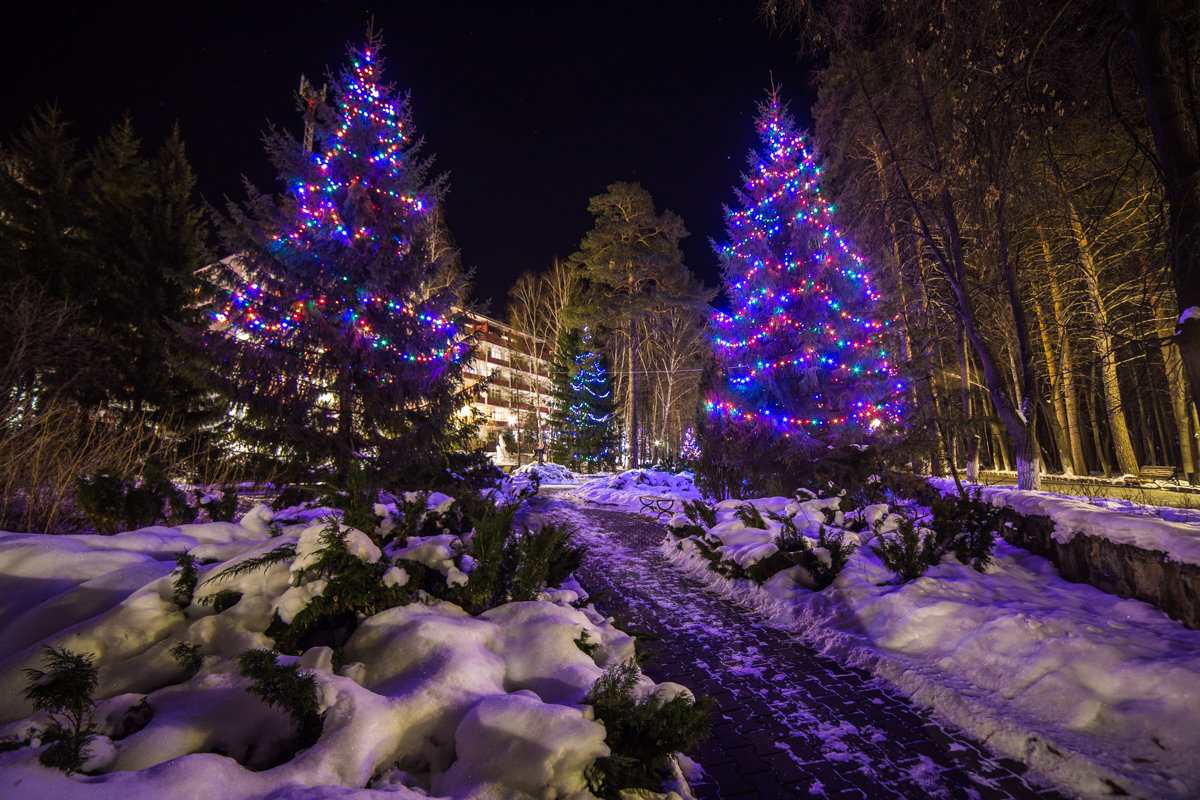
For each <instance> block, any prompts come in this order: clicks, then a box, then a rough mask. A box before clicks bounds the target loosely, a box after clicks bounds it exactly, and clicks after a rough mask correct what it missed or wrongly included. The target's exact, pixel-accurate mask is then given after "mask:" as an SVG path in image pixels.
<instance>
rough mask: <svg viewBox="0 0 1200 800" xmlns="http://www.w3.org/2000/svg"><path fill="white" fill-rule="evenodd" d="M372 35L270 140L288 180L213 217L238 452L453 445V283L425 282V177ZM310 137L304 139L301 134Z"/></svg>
mask: <svg viewBox="0 0 1200 800" xmlns="http://www.w3.org/2000/svg"><path fill="white" fill-rule="evenodd" d="M378 51H379V42H378V41H377V40H374V39H372V40H371V41H369V42H368V44H367V46H366V47H365V48H364V49H362V50H361V51H360V50H357V49H353V48H352V49H351V50H350V52H349V58H348V63H347V65H346V66H345V67H344V68H343V69H342V70H341V72H340V73H339V74H337V75H335V76H331V77H330V79H329V81H330V86H329V95H330V98H331V100H330V102H328V103H327V102H324V101H323V100H322V99H321V98H319V97H317V96H316V95H315V94H314V93H310V94H308V95H307V97H304V98H302V99H303V100H305V101H306V106H307V114H306V121H307V124H308V131H309V133H308V135H306V137H305V141H304V142H299V141H297V140H296V139H294V138H293V137H291V136H289V135H287V134H286V133H282V132H279V131H273V132H272V133H271V134H270V135H269V136H268V151H269V154H270V156H271V159H272V161H273V162H274V164H275V166H276V168H277V170H278V173H279V175H280V178H281V180H283V181H284V183H285V186H284V191H283V192H282V195H281V196H280V197H279V198H278V199H276V198H271V197H267V196H265V195H263V194H260V193H258V192H257V191H254V190H253V189H252V190H251V193H250V202H249V203H248V204H247V207H246V208H245V209H242V208H239V207H237V206H233V205H232V204H231V206H230V209H229V216H228V218H227V219H226V220H225V224H224V225H223V235H224V238H225V240H226V244H227V245H228V246H229V248H230V249H231V251H232V252H234V253H235V255H234V256H233V257H232V258H229V259H226V261H225V262H224V267H225V268H224V270H223V275H222V277H221V282H222V283H223V284H224V285H225V286H226V287H228V288H230V291H229V294H228V301H227V303H226V304H225V306H224V308H222V309H220V310H219V312H218V313H217V314H216V321H217V323H218V325H217V327H218V328H223V327H226V326H227V327H226V329H225V330H224V331H223V333H222V334H220V335H214V336H211V337H210V347H211V348H212V349H213V351H214V352H215V353H216V355H217V357H218V361H219V364H220V366H219V373H220V375H221V377H222V379H223V383H224V385H225V387H226V388H227V389H228V390H229V392H230V393H231V395H232V396H233V398H234V399H235V401H236V403H237V409H238V414H239V418H238V424H237V426H236V436H237V439H238V443H239V445H240V446H241V447H242V448H243V449H244V450H245V451H248V452H249V453H251V454H253V455H257V456H260V457H262V458H265V459H267V460H272V461H282V462H284V463H285V464H287V465H289V466H293V467H298V468H299V469H300V470H305V471H307V470H313V469H315V470H328V469H332V470H334V471H335V472H336V474H337V475H338V476H339V477H341V478H343V479H344V478H345V477H346V475H347V472H348V470H350V469H352V468H353V465H354V463H355V462H357V461H362V460H365V461H366V462H368V463H370V464H371V465H373V466H374V467H375V468H377V469H389V470H391V471H399V470H402V469H404V470H408V469H411V467H412V462H413V460H414V458H433V459H435V460H436V458H437V456H438V454H443V455H444V454H446V453H448V452H449V451H450V450H452V449H453V448H455V447H457V446H458V445H459V444H460V443H461V442H462V440H463V439H464V437H465V436H466V435H467V431H465V430H464V425H465V418H464V417H462V416H460V414H459V412H460V409H462V408H463V406H464V404H465V402H466V401H467V397H466V396H465V395H464V390H463V389H462V383H461V362H462V359H463V357H464V356H465V355H466V349H467V347H466V345H465V344H464V343H463V341H462V338H463V337H461V336H460V335H459V327H458V325H457V324H456V321H455V319H454V318H453V317H452V312H451V309H452V305H453V303H454V302H455V300H456V298H455V297H454V296H453V295H452V293H451V290H449V289H446V288H433V282H432V281H431V280H430V279H431V277H432V276H433V275H434V274H435V273H436V270H437V268H438V264H437V263H436V262H435V261H434V260H433V259H432V258H431V256H430V248H429V246H428V245H429V239H430V236H431V229H430V226H429V221H430V220H431V219H432V218H433V213H434V209H435V207H436V204H437V203H438V202H439V201H440V200H441V197H442V194H443V185H442V182H441V181H440V180H432V181H431V180H429V178H428V172H429V166H430V164H429V161H428V160H427V159H423V158H422V157H421V156H420V152H419V151H420V144H421V143H420V140H418V139H417V138H416V136H415V133H414V131H413V125H412V119H411V115H410V111H409V108H408V102H407V98H406V97H405V96H402V95H398V94H397V93H396V92H395V91H394V90H393V89H392V88H391V87H390V86H387V85H384V84H383V83H382V82H381V80H382V71H383V62H382V59H381V58H380V57H379V53H378ZM309 142H311V145H310V144H309Z"/></svg>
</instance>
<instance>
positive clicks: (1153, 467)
mask: <svg viewBox="0 0 1200 800" xmlns="http://www.w3.org/2000/svg"><path fill="white" fill-rule="evenodd" d="M1138 478H1139V479H1140V480H1143V481H1150V482H1152V483H1154V484H1155V485H1157V484H1158V483H1159V482H1160V481H1174V480H1175V467H1170V466H1167V467H1164V466H1159V465H1157V464H1149V465H1147V466H1144V467H1141V468H1140V469H1139V470H1138Z"/></svg>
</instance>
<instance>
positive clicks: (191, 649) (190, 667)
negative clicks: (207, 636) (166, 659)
mask: <svg viewBox="0 0 1200 800" xmlns="http://www.w3.org/2000/svg"><path fill="white" fill-rule="evenodd" d="M168 652H169V653H170V654H171V658H173V659H175V663H176V664H178V665H179V666H180V667H182V668H183V671H184V673H186V675H187V677H189V678H190V677H192V676H193V675H195V674H196V673H197V672H199V671H200V664H201V661H202V659H201V657H200V645H198V644H193V643H192V642H179V643H178V644H176V645H175V646H174V647H172V648H171V649H170V650H169V651H168Z"/></svg>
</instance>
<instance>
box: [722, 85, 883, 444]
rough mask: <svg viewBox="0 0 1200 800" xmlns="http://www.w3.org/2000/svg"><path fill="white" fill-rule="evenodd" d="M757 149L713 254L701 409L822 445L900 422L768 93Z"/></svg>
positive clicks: (865, 323) (864, 307)
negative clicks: (718, 284) (717, 285)
mask: <svg viewBox="0 0 1200 800" xmlns="http://www.w3.org/2000/svg"><path fill="white" fill-rule="evenodd" d="M757 125H758V130H759V135H760V137H761V139H762V147H761V149H760V151H759V152H757V153H751V155H750V168H749V171H748V172H747V173H745V174H744V175H743V186H742V189H741V190H740V191H737V193H736V196H737V204H736V206H735V207H733V208H726V210H725V214H726V233H727V236H728V237H729V240H728V242H726V243H724V244H722V245H720V246H719V248H718V255H719V256H720V258H721V262H722V271H723V276H724V281H725V291H726V293H727V295H728V297H729V311H728V312H727V313H721V314H718V315H717V317H716V335H715V341H716V350H717V356H718V363H719V370H720V375H719V378H718V380H717V381H716V391H714V392H713V393H712V394H711V395H710V396H709V398H708V400H707V407H708V409H709V411H710V412H711V413H712V414H713V415H715V416H717V417H718V418H724V419H725V420H728V421H732V422H734V423H736V424H738V425H748V426H751V427H758V428H765V429H767V430H769V431H772V432H774V434H775V436H776V438H778V434H780V433H782V434H783V435H784V437H785V438H790V439H791V440H793V441H794V442H796V443H803V442H808V441H813V440H815V441H820V442H823V443H826V444H828V443H831V442H834V441H838V440H841V439H844V438H846V437H855V436H858V435H861V434H863V433H864V432H866V431H870V430H871V429H873V428H878V427H881V426H886V425H890V424H892V423H895V422H897V421H898V420H899V415H900V408H899V405H898V397H899V389H900V387H899V386H897V379H896V375H895V371H894V369H893V367H892V365H891V362H890V357H889V355H888V352H887V346H886V344H885V334H886V331H887V328H888V322H887V320H886V319H884V318H883V316H882V314H881V312H880V310H879V308H878V299H879V298H878V296H877V295H876V293H875V291H874V290H873V289H872V287H871V284H870V279H869V276H868V274H867V267H866V265H865V264H864V263H863V260H862V259H861V258H860V257H859V256H858V255H856V254H855V253H854V252H853V251H852V250H851V249H850V247H849V245H848V244H847V242H846V241H845V239H844V238H843V237H842V235H841V233H840V232H839V230H838V228H837V226H836V224H835V222H834V216H833V212H834V209H833V206H832V205H831V204H830V203H829V202H828V201H827V200H826V198H825V197H824V196H823V195H822V194H821V186H820V169H819V168H818V166H817V164H816V162H815V161H814V160H813V156H812V153H811V152H810V151H809V149H808V147H807V146H806V144H805V140H804V136H803V135H802V134H801V133H800V132H799V131H798V130H797V128H796V125H795V122H794V121H793V120H792V118H791V117H790V116H789V115H788V113H787V111H786V108H785V107H783V106H781V104H780V101H779V98H778V96H777V95H776V94H774V93H772V95H771V96H770V98H769V99H768V101H767V102H766V103H764V104H763V105H762V106H761V107H760V109H759V115H758V118H757Z"/></svg>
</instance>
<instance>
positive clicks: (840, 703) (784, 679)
mask: <svg viewBox="0 0 1200 800" xmlns="http://www.w3.org/2000/svg"><path fill="white" fill-rule="evenodd" d="M523 516H524V520H525V521H526V522H536V521H540V520H549V519H553V520H557V521H566V522H570V523H572V524H573V525H574V526H575V527H576V528H577V529H578V533H577V536H578V539H579V541H580V542H581V543H582V544H585V545H586V547H587V555H586V557H585V559H584V563H583V566H582V568H581V570H580V573H579V579H580V582H581V583H582V584H583V585H584V587H585V588H587V590H588V591H589V592H591V593H592V594H598V593H600V592H604V591H605V590H608V592H609V594H607V595H605V596H604V597H603V598H601V600H600V602H599V603H598V605H599V606H600V608H601V611H602V612H603V613H605V614H608V615H611V616H614V617H616V618H617V619H618V620H619V621H620V622H621V623H622V624H623V625H624V626H625V627H627V628H632V629H634V630H643V631H649V632H652V633H654V634H656V635H658V636H660V637H661V639H660V640H659V641H657V642H651V643H650V644H649V645H648V646H647V649H648V650H651V651H652V652H653V653H654V656H655V657H654V658H653V659H652V660H651V662H650V663H649V664H647V665H646V667H645V671H646V673H647V674H648V675H649V676H650V677H651V678H653V679H654V680H655V681H659V682H661V681H666V680H670V681H675V682H677V683H681V684H683V685H685V686H687V687H689V688H690V689H692V690H693V691H694V692H695V693H696V694H700V695H705V694H707V695H711V696H712V697H713V698H714V699H715V701H716V711H715V713H714V717H713V731H712V732H713V735H712V737H711V738H710V739H709V740H708V741H706V742H704V743H703V744H701V745H700V746H699V747H698V748H697V749H696V751H695V752H694V753H692V754H691V755H692V757H693V758H694V759H695V760H696V761H697V762H698V763H699V764H700V766H701V767H703V769H704V771H705V773H706V777H705V779H703V780H702V781H693V787H692V788H693V791H694V792H695V794H696V796H697V797H698V798H728V799H730V800H732V799H733V798H752V797H755V798H758V797H761V798H789V797H826V798H854V799H855V800H875V799H876V798H926V797H936V798H980V799H981V800H991V798H1047V799H1049V798H1059V797H1062V795H1060V794H1057V793H1056V792H1054V791H1051V790H1047V789H1040V788H1038V787H1037V786H1036V785H1035V784H1033V783H1031V782H1030V781H1028V780H1027V779H1026V778H1024V777H1022V775H1023V774H1024V773H1025V772H1026V768H1025V766H1024V765H1022V764H1020V763H1018V762H1015V761H1012V760H1009V759H1003V758H996V757H994V756H992V755H990V754H989V753H988V752H987V750H986V749H985V748H984V747H983V746H982V745H981V744H979V743H978V742H975V741H974V740H972V739H970V738H969V737H968V736H967V735H966V734H964V733H962V732H961V731H959V730H957V729H954V728H947V727H946V726H945V725H942V724H940V723H938V722H935V721H934V720H933V719H932V718H931V716H930V715H929V714H928V713H927V712H925V711H924V710H922V709H919V708H916V707H914V706H913V705H912V704H911V703H910V702H909V701H908V700H907V699H905V698H904V697H902V696H901V695H899V694H898V693H896V692H894V691H892V690H890V689H889V688H888V687H887V686H886V685H885V684H883V683H882V681H880V680H879V679H877V678H874V677H872V676H871V675H869V674H867V673H864V672H862V671H861V670H857V669H854V668H850V667H845V666H843V665H841V664H839V663H838V662H836V661H834V660H832V659H829V658H826V657H824V656H821V655H819V654H817V653H815V652H814V651H813V650H811V649H809V648H808V647H806V646H805V645H803V644H802V643H800V642H799V641H798V640H796V639H794V638H793V637H791V636H790V635H788V634H787V633H785V632H782V631H779V630H776V629H774V628H769V627H767V626H766V625H764V624H763V623H762V622H761V621H760V620H759V619H758V618H757V617H756V616H755V615H754V614H753V613H752V612H750V611H747V610H744V609H742V608H739V607H738V606H736V605H734V604H732V603H730V602H729V601H727V600H725V599H724V598H721V597H718V596H717V595H715V594H711V593H709V592H706V591H705V590H704V589H703V588H702V586H701V585H700V584H699V583H697V582H696V581H695V580H693V579H691V578H689V577H688V576H686V575H685V574H684V573H683V572H681V571H679V570H677V569H675V568H674V567H672V566H671V565H670V564H668V563H667V562H666V560H665V559H663V557H662V556H661V555H660V553H659V550H658V546H659V544H660V543H661V542H662V540H663V526H662V525H661V524H659V523H656V522H654V521H651V520H648V519H646V518H645V517H639V516H637V515H635V514H628V513H623V512H619V511H612V510H605V509H602V508H598V507H595V506H588V505H585V504H584V503H582V501H579V500H577V499H575V498H573V497H570V496H567V495H558V496H554V495H551V496H549V497H546V496H543V497H537V498H535V499H534V500H533V502H532V503H531V504H530V507H529V509H528V511H526V512H525V513H524V515H523Z"/></svg>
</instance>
